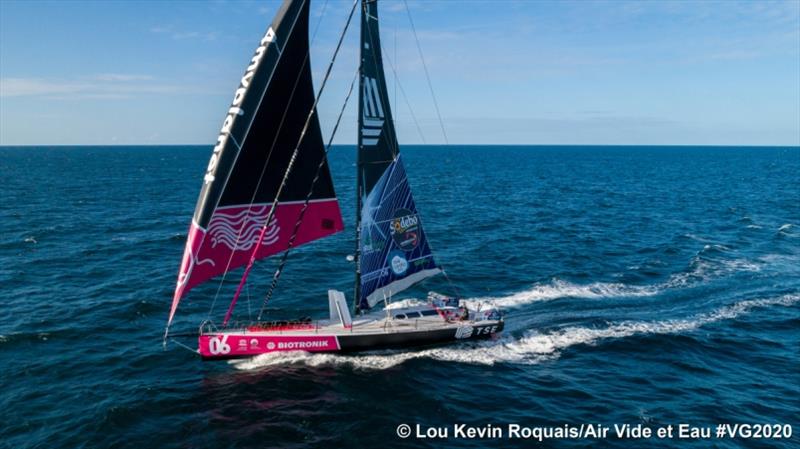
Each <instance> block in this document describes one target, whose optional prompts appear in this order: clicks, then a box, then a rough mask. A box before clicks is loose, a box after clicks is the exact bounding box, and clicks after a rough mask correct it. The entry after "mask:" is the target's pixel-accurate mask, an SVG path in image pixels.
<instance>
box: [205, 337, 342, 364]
mask: <svg viewBox="0 0 800 449" xmlns="http://www.w3.org/2000/svg"><path fill="white" fill-rule="evenodd" d="M198 343H199V349H200V355H201V356H203V357H206V358H230V357H245V356H253V355H258V354H265V353H268V352H284V351H307V352H325V351H338V350H339V349H340V346H339V340H338V339H337V338H336V337H335V336H332V335H328V336H319V335H316V336H307V337H306V336H297V337H295V336H260V335H253V334H247V333H242V334H216V335H214V334H210V335H201V336H200V339H199V342H198Z"/></svg>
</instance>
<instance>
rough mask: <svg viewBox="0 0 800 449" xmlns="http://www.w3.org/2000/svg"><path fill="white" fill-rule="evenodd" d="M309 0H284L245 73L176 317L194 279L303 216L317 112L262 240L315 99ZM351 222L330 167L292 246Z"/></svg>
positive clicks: (320, 152) (218, 152) (209, 179)
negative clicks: (344, 217)
mask: <svg viewBox="0 0 800 449" xmlns="http://www.w3.org/2000/svg"><path fill="white" fill-rule="evenodd" d="M308 3H309V0H286V1H285V2H284V3H283V5H282V6H281V9H280V10H279V11H278V13H277V15H276V16H275V19H274V20H273V22H272V26H270V27H269V29H268V30H267V32H266V34H265V35H264V37H263V38H262V39H261V42H260V43H259V46H258V48H256V51H255V54H254V56H253V58H252V60H251V61H250V64H249V65H248V67H247V69H246V70H245V73H244V75H243V77H242V79H241V83H240V86H239V88H238V89H237V90H236V93H235V95H234V98H233V102H232V104H231V107H230V109H229V110H228V114H227V115H226V117H225V121H224V123H223V125H222V130H221V131H220V134H219V137H218V138H217V143H216V146H215V147H214V151H213V153H212V155H211V160H210V162H209V165H208V169H207V171H206V175H205V177H204V179H203V186H202V188H201V190H200V197H199V198H198V200H197V206H196V209H195V212H194V216H193V219H192V223H191V226H190V228H189V235H188V238H187V241H186V248H185V250H184V255H183V261H182V263H181V268H180V272H179V274H178V283H177V287H176V288H175V295H174V297H173V301H172V308H171V310H170V315H169V322H172V318H173V316H174V314H175V310H176V309H177V307H178V303H179V302H180V299H181V298H182V297H183V296H184V295H185V294H186V292H188V291H189V289H191V288H192V287H194V286H196V285H197V284H200V283H202V282H204V281H206V280H208V279H210V278H212V277H214V276H217V275H220V274H223V273H225V272H227V271H229V270H232V269H234V268H237V267H240V266H242V265H244V264H246V263H247V262H248V260H249V259H250V256H251V255H252V254H253V252H254V250H255V251H256V252H255V254H256V258H263V257H267V256H269V255H272V254H275V253H278V252H280V251H283V250H285V249H286V247H287V242H288V240H289V238H290V235H291V233H292V228H293V226H294V224H295V222H296V221H297V218H298V215H299V213H300V209H301V207H302V205H303V200H304V199H305V197H306V194H307V193H308V191H309V187H310V183H311V181H312V179H313V177H314V174H315V173H316V170H317V165H318V164H319V161H320V160H322V158H324V157H325V156H324V152H325V149H324V144H323V140H322V132H321V130H320V126H319V120H318V118H317V115H316V113H315V114H314V116H313V117H312V119H311V120H312V121H311V123H310V125H309V127H308V130H307V132H306V135H305V137H304V139H303V140H302V143H301V145H300V149H299V151H298V157H297V160H296V161H295V165H294V169H293V170H292V172H291V175H290V176H289V179H288V184H287V185H286V187H285V188H284V190H283V192H282V194H281V198H280V202H279V203H278V206H277V208H276V210H275V213H274V214H273V218H272V220H271V223H270V224H269V228H268V230H267V233H266V237H265V239H264V240H263V242H262V244H261V246H260V247H259V248H254V246H255V245H256V244H257V242H258V239H259V234H260V231H261V227H262V225H263V222H264V220H266V217H267V216H268V214H269V209H270V207H271V204H272V202H273V200H274V199H275V195H276V193H277V190H278V187H279V185H280V182H281V179H282V178H283V175H284V173H285V172H286V168H287V166H288V165H289V159H290V157H291V155H292V152H293V150H294V149H295V147H296V145H297V141H298V138H299V136H300V133H301V129H302V128H303V126H304V123H305V122H306V117H307V116H308V113H309V111H310V110H311V108H312V107H313V106H314V89H313V84H312V79H311V67H310V61H309V42H308V21H309V4H308ZM343 228H344V226H343V224H342V217H341V213H340V211H339V204H338V202H337V200H336V195H335V193H334V189H333V183H332V181H331V176H330V171H329V170H328V167H327V166H326V167H324V169H323V170H322V172H321V173H320V178H319V180H318V181H317V183H316V184H315V186H314V190H313V196H312V200H311V202H310V204H309V207H308V210H307V211H306V213H305V217H304V219H303V221H302V224H301V226H300V229H299V232H298V234H297V237H296V239H295V241H294V245H293V246H295V247H296V246H299V245H302V244H303V243H307V242H310V241H313V240H316V239H319V238H322V237H325V236H327V235H330V234H333V233H336V232H338V231H341V230H342V229H343Z"/></svg>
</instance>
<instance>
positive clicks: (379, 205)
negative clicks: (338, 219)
mask: <svg viewBox="0 0 800 449" xmlns="http://www.w3.org/2000/svg"><path fill="white" fill-rule="evenodd" d="M361 6H362V10H361V78H360V98H359V100H360V101H359V111H358V125H359V126H358V128H359V133H358V163H357V166H358V168H357V177H358V190H357V192H358V193H357V194H358V195H359V204H358V206H359V210H358V211H357V212H356V213H357V214H358V216H357V219H358V223H359V226H358V231H357V235H358V243H357V245H358V248H357V249H358V251H357V261H356V263H357V277H358V279H357V281H356V308H357V309H369V308H371V307H373V306H375V305H376V304H377V303H379V302H381V301H382V300H384V299H385V298H387V297H390V296H391V295H393V294H395V293H398V292H400V291H403V290H405V289H406V288H408V287H410V286H412V285H413V284H415V283H417V282H419V281H421V280H423V279H426V278H428V277H430V276H433V275H435V274H437V273H439V272H441V270H440V269H439V268H438V267H437V266H436V263H435V262H434V260H433V255H432V254H431V248H430V246H429V245H428V241H427V239H426V238H425V233H424V231H423V230H422V222H421V220H420V218H419V214H418V212H417V207H416V205H415V204H414V199H413V197H412V195H411V188H410V186H409V184H408V179H407V178H406V172H405V168H404V166H403V162H402V159H401V157H400V148H399V146H398V143H397V134H396V133H395V128H394V122H393V120H392V111H391V108H390V106H389V96H388V91H387V89H386V77H385V74H384V71H383V61H382V54H381V42H380V30H379V27H378V2H377V0H362V2H361Z"/></svg>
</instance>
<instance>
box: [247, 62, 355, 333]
mask: <svg viewBox="0 0 800 449" xmlns="http://www.w3.org/2000/svg"><path fill="white" fill-rule="evenodd" d="M360 72H361V67H358V68H357V69H356V73H355V75H354V76H353V80H352V81H350V89H349V90H348V91H347V96H346V97H345V99H344V104H343V105H342V109H341V110H340V111H339V117H337V118H336V124H335V125H334V127H333V131H332V132H331V136H330V138H329V139H328V145H327V146H326V147H325V153H324V154H323V155H322V159H321V160H320V161H319V165H317V172H316V174H315V175H314V180H313V181H311V188H310V189H309V191H308V194H307V195H306V200H305V202H304V203H303V208H302V209H301V210H300V214H299V215H298V217H297V221H296V222H295V223H294V230H293V231H292V236H291V238H290V239H289V243H288V246H287V248H286V251H284V252H283V255H282V256H281V261H280V263H279V264H278V269H277V270H275V274H274V275H273V277H272V284H271V285H270V287H269V291H268V292H267V295H266V296H265V297H264V302H263V304H262V305H261V310H260V311H259V312H258V321H261V316H262V315H263V314H264V311H265V310H266V308H267V303H268V302H269V300H270V299H271V298H272V293H273V292H274V291H275V287H276V286H277V285H278V278H280V276H281V273H282V272H283V267H284V265H285V264H286V259H288V258H289V252H290V251H291V250H292V248H293V244H294V239H295V238H296V237H297V233H298V231H299V230H300V224H301V223H302V222H303V218H304V216H305V213H306V210H307V209H308V204H309V202H310V200H311V196H312V195H313V194H314V186H315V185H316V184H317V181H318V180H319V176H320V173H322V167H324V166H325V164H326V163H327V160H328V153H329V152H330V150H331V146H332V145H333V138H334V136H336V131H337V130H338V129H339V123H340V122H341V121H342V116H343V115H344V110H345V108H346V107H347V103H348V101H349V100H350V96H351V95H352V93H353V86H355V83H356V80H357V79H358V75H359V73H360Z"/></svg>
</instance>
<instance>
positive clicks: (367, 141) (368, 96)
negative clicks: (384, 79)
mask: <svg viewBox="0 0 800 449" xmlns="http://www.w3.org/2000/svg"><path fill="white" fill-rule="evenodd" d="M361 98H363V101H364V107H363V111H364V116H363V117H362V121H361V122H362V124H363V126H362V127H361V143H362V144H363V145H367V146H373V145H376V144H377V143H378V138H379V137H380V136H381V130H382V129H383V119H384V113H383V105H382V104H381V96H380V93H379V91H378V83H377V81H376V80H375V78H370V77H368V76H366V77H364V92H363V95H362V96H361Z"/></svg>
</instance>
